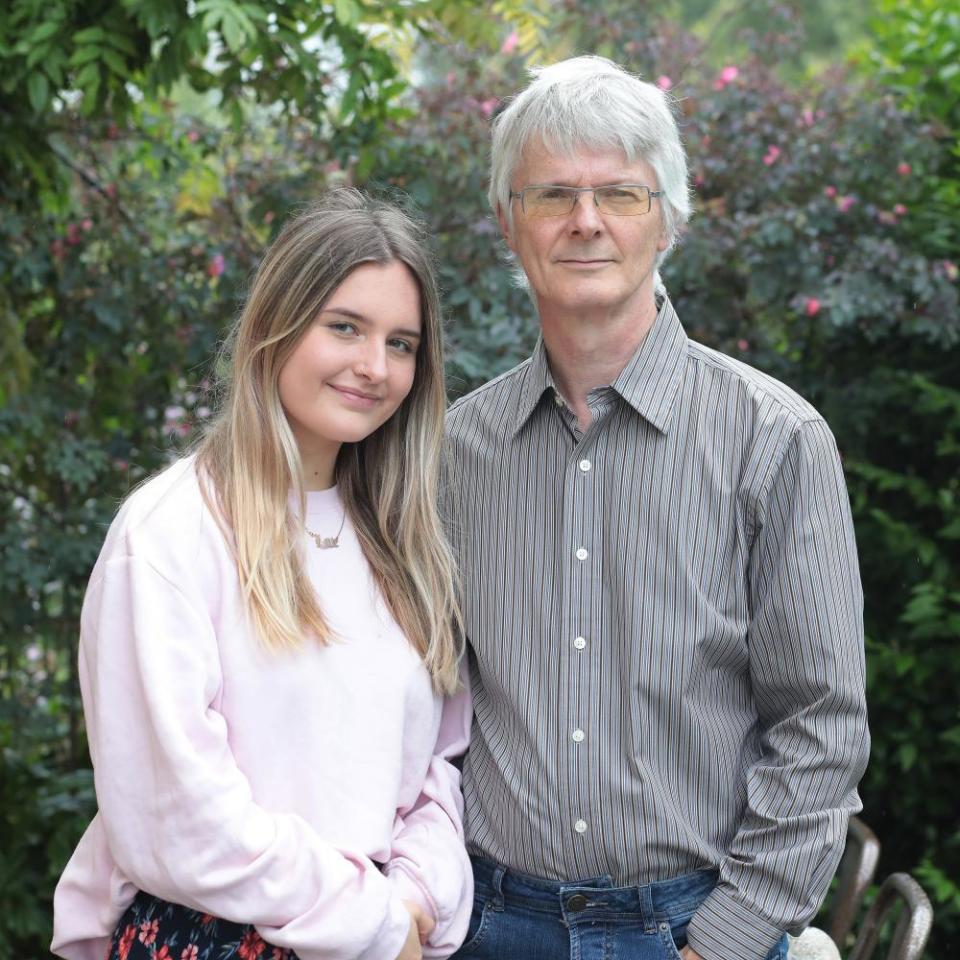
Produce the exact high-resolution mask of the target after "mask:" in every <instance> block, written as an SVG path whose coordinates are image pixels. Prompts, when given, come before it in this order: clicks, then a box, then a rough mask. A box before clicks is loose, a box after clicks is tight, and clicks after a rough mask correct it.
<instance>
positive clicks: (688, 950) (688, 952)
mask: <svg viewBox="0 0 960 960" xmlns="http://www.w3.org/2000/svg"><path fill="white" fill-rule="evenodd" d="M680 956H681V957H683V960H703V957H701V956H700V954H699V953H697V951H696V950H694V949H693V947H684V948H683V949H682V950H681V951H680Z"/></svg>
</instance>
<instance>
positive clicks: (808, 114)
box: [800, 108, 814, 127]
mask: <svg viewBox="0 0 960 960" xmlns="http://www.w3.org/2000/svg"><path fill="white" fill-rule="evenodd" d="M800 119H801V121H802V122H803V125H804V126H805V127H812V126H813V124H814V117H813V111H812V110H810V109H809V108H808V109H806V110H804V111H803V113H801V114H800Z"/></svg>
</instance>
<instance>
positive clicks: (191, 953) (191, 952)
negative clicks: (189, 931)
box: [180, 943, 200, 960]
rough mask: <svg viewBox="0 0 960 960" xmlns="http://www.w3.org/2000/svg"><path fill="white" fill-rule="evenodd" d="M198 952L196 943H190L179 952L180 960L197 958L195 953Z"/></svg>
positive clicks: (195, 959) (194, 959)
mask: <svg viewBox="0 0 960 960" xmlns="http://www.w3.org/2000/svg"><path fill="white" fill-rule="evenodd" d="M199 952H200V951H199V950H198V949H197V945H196V944H195V943H191V944H190V946H189V947H184V948H183V953H181V954H180V960H197V954H198V953H199Z"/></svg>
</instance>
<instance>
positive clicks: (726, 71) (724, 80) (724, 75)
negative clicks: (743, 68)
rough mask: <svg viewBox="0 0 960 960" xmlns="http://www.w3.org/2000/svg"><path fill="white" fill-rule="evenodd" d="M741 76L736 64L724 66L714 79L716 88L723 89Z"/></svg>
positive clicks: (714, 87)
mask: <svg viewBox="0 0 960 960" xmlns="http://www.w3.org/2000/svg"><path fill="white" fill-rule="evenodd" d="M739 76H740V71H739V70H738V69H737V68H736V67H734V66H727V67H724V68H723V69H722V70H721V71H720V73H719V74H718V75H717V79H716V80H714V81H713V89H714V90H722V89H723V88H724V87H725V86H727V84H730V83H733V81H734V80H736V79H737V77H739Z"/></svg>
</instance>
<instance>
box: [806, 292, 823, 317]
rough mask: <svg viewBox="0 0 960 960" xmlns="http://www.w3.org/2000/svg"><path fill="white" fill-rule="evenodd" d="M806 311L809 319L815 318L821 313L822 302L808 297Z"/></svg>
mask: <svg viewBox="0 0 960 960" xmlns="http://www.w3.org/2000/svg"><path fill="white" fill-rule="evenodd" d="M804 310H806V312H807V316H808V317H815V316H816V315H817V314H818V313H819V312H820V301H819V300H818V299H817V298H816V297H807V299H806V301H805V303H804Z"/></svg>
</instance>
